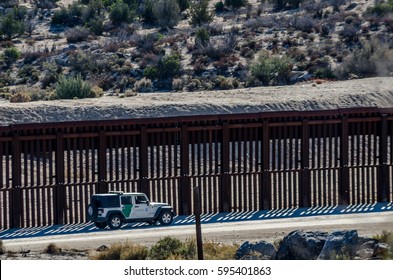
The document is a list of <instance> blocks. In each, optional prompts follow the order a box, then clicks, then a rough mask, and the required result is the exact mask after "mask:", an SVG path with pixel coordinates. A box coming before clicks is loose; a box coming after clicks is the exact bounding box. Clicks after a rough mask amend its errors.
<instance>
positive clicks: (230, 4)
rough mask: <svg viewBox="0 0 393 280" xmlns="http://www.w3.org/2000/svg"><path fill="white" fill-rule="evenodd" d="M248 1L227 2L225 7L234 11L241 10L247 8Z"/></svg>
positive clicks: (231, 0) (227, 0)
mask: <svg viewBox="0 0 393 280" xmlns="http://www.w3.org/2000/svg"><path fill="white" fill-rule="evenodd" d="M247 4H248V1H247V0H225V6H227V7H229V8H233V9H239V8H241V7H245V6H247Z"/></svg>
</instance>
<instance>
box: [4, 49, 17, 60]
mask: <svg viewBox="0 0 393 280" xmlns="http://www.w3.org/2000/svg"><path fill="white" fill-rule="evenodd" d="M19 57H20V51H19V50H18V49H17V48H15V47H10V48H6V49H5V50H4V53H3V59H4V60H5V61H6V62H7V63H8V62H10V63H12V62H15V61H16V60H18V58H19Z"/></svg>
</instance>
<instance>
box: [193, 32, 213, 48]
mask: <svg viewBox="0 0 393 280" xmlns="http://www.w3.org/2000/svg"><path fill="white" fill-rule="evenodd" d="M209 42H210V34H209V31H208V30H206V29H205V28H200V29H198V30H197V32H196V34H195V45H197V46H202V47H206V46H207V45H208V44H209Z"/></svg>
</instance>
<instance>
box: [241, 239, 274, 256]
mask: <svg viewBox="0 0 393 280" xmlns="http://www.w3.org/2000/svg"><path fill="white" fill-rule="evenodd" d="M275 255H276V248H275V247H274V245H273V244H271V243H269V242H265V241H260V242H256V243H250V242H248V241H246V242H244V243H243V244H242V245H241V246H240V247H239V249H237V251H236V255H235V258H236V259H237V260H256V259H258V260H272V259H274V257H275Z"/></svg>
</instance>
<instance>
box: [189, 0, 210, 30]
mask: <svg viewBox="0 0 393 280" xmlns="http://www.w3.org/2000/svg"><path fill="white" fill-rule="evenodd" d="M213 17H214V15H213V14H212V13H211V12H210V11H209V1H208V0H201V1H200V2H196V3H194V4H193V5H192V6H191V10H190V24H191V25H192V26H199V25H203V24H205V23H209V22H211V21H212V20H213Z"/></svg>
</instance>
